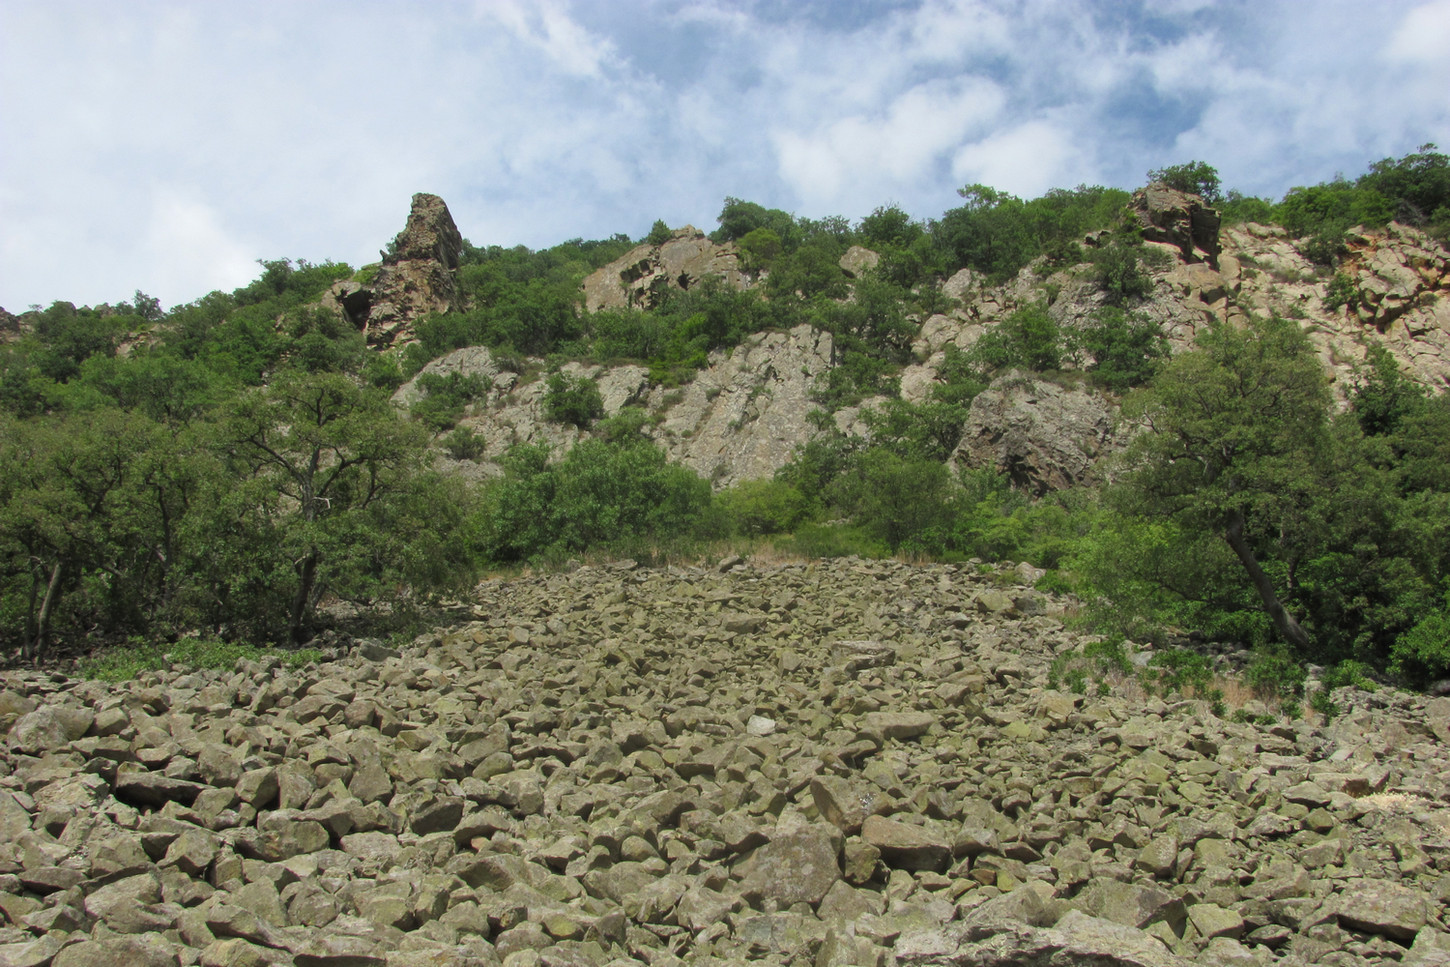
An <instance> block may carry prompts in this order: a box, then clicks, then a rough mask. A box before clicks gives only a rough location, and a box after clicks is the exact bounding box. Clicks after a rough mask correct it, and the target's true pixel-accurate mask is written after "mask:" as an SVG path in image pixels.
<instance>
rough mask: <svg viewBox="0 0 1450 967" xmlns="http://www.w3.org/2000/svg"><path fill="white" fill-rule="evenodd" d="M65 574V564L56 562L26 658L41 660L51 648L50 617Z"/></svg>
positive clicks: (36, 618) (51, 570) (36, 619)
mask: <svg viewBox="0 0 1450 967" xmlns="http://www.w3.org/2000/svg"><path fill="white" fill-rule="evenodd" d="M64 572H65V564H64V563H63V562H61V561H56V562H55V564H54V565H53V566H52V567H51V569H50V583H49V584H48V585H47V586H46V589H45V600H43V601H41V603H40V613H39V614H37V615H36V616H35V638H34V639H33V640H32V641H30V642H28V643H27V644H28V646H29V647H28V648H27V651H28V654H26V655H25V657H26V658H39V657H40V656H41V655H43V654H45V652H46V651H47V650H48V649H49V648H50V616H51V615H52V614H53V613H54V611H55V602H56V600H57V599H59V598H60V579H61V576H62V575H63V574H64Z"/></svg>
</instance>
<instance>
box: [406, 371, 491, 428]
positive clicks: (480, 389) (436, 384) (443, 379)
mask: <svg viewBox="0 0 1450 967" xmlns="http://www.w3.org/2000/svg"><path fill="white" fill-rule="evenodd" d="M417 385H418V388H419V389H420V390H422V391H423V393H424V394H425V395H424V396H423V398H422V399H420V400H418V402H416V403H414V404H413V407H412V410H411V412H412V414H413V417H414V418H415V419H418V420H421V421H422V422H423V423H424V424H425V425H426V426H428V427H429V428H430V429H433V430H446V429H448V428H449V427H451V426H453V425H454V424H455V423H457V422H458V420H459V418H460V417H461V416H463V411H464V409H465V408H467V406H468V404H469V403H472V402H473V401H474V400H477V399H480V398H482V397H483V396H484V395H485V394H486V393H487V392H488V391H489V390H490V389H492V388H493V382H492V381H491V380H489V378H488V377H486V376H481V375H479V374H478V373H461V372H459V371H458V370H453V371H452V372H449V373H441V374H440V373H423V374H422V375H421V376H419V377H418V383H417Z"/></svg>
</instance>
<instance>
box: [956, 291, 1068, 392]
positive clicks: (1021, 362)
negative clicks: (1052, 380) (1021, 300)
mask: <svg viewBox="0 0 1450 967" xmlns="http://www.w3.org/2000/svg"><path fill="white" fill-rule="evenodd" d="M1062 354H1063V341H1062V332H1061V330H1059V329H1058V326H1057V323H1056V322H1055V321H1054V320H1053V318H1052V316H1051V315H1049V314H1048V312H1047V306H1046V305H1044V304H1043V303H1040V302H1038V303H1034V304H1032V305H1030V306H1023V307H1022V308H1021V309H1018V310H1017V311H1015V312H1013V313H1012V314H1011V315H1010V316H1008V317H1007V318H1006V319H1003V320H1002V321H1001V322H999V323H998V324H997V325H996V326H995V327H994V328H992V329H989V330H988V331H987V332H986V333H984V334H983V335H982V337H981V338H980V339H978V340H977V342H976V343H975V344H974V345H973V346H972V348H971V349H970V350H968V351H967V360H968V363H969V365H972V366H974V367H975V368H976V370H977V372H978V373H979V374H980V375H981V376H982V377H983V378H985V377H986V376H987V375H988V374H990V373H993V372H997V371H1001V370H1005V369H1013V368H1016V367H1025V368H1027V369H1030V370H1032V371H1034V372H1039V373H1042V372H1049V371H1052V370H1055V369H1057V368H1058V367H1059V366H1061V365H1062Z"/></svg>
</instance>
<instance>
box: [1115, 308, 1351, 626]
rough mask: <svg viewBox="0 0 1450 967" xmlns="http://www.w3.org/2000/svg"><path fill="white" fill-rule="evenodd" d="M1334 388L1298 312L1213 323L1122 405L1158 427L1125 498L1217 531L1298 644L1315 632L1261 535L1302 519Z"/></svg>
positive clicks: (1139, 510) (1135, 452)
mask: <svg viewBox="0 0 1450 967" xmlns="http://www.w3.org/2000/svg"><path fill="white" fill-rule="evenodd" d="M1328 413H1329V394H1328V390H1327V388H1326V385H1325V377H1324V372H1323V369H1322V367H1321V366H1320V364H1319V360H1318V358H1317V357H1316V355H1315V353H1314V351H1313V348H1312V347H1311V346H1310V344H1309V341H1308V339H1307V338H1306V337H1305V336H1304V334H1303V333H1302V332H1301V331H1300V330H1299V328H1298V327H1297V326H1296V325H1294V324H1293V323H1291V322H1286V321H1284V320H1279V319H1272V320H1255V321H1253V322H1252V323H1251V324H1250V325H1249V326H1248V327H1246V328H1244V329H1236V328H1233V327H1231V326H1228V325H1223V324H1220V325H1215V326H1212V327H1211V328H1209V329H1208V330H1206V331H1205V332H1204V333H1203V334H1202V335H1201V336H1200V337H1199V341H1198V348H1196V349H1195V350H1194V351H1192V352H1188V353H1184V354H1182V355H1180V356H1178V357H1177V358H1175V359H1173V360H1172V361H1170V362H1169V363H1168V364H1167V365H1166V366H1164V368H1163V371H1162V372H1161V373H1160V375H1159V376H1158V379H1157V380H1156V381H1155V382H1154V384H1153V385H1152V386H1151V387H1149V388H1146V389H1143V390H1139V391H1138V392H1137V393H1135V394H1133V395H1132V396H1130V397H1129V399H1128V401H1127V403H1126V405H1125V414H1126V415H1128V416H1129V418H1131V419H1136V420H1139V421H1141V422H1142V423H1143V424H1145V425H1146V426H1147V428H1148V429H1149V430H1150V431H1151V432H1147V433H1144V434H1142V435H1141V436H1139V437H1138V438H1137V439H1136V440H1135V442H1134V445H1133V447H1132V448H1131V450H1130V455H1131V456H1130V465H1131V466H1132V468H1133V469H1132V472H1131V473H1130V474H1129V475H1128V477H1127V478H1126V480H1125V483H1124V495H1125V496H1126V497H1127V501H1126V503H1125V506H1126V507H1127V508H1128V509H1129V510H1130V511H1131V512H1132V513H1133V514H1135V515H1136V516H1139V517H1143V518H1164V519H1168V520H1171V521H1173V522H1174V523H1175V524H1176V525H1178V526H1180V527H1182V528H1183V529H1185V530H1187V531H1190V532H1209V533H1213V534H1216V535H1218V536H1219V537H1221V538H1222V539H1223V540H1224V541H1225V542H1226V543H1227V544H1228V546H1229V547H1230V548H1231V549H1232V550H1233V552H1234V555H1235V556H1236V557H1237V558H1238V561H1239V563H1240V565H1241V566H1242V567H1243V570H1244V572H1245V573H1246V574H1247V576H1248V578H1249V580H1250V582H1251V583H1252V585H1253V588H1254V590H1255V592H1256V593H1257V595H1258V597H1259V599H1260V601H1261V603H1262V606H1263V609H1264V611H1265V613H1266V614H1267V615H1268V616H1269V618H1270V619H1271V620H1272V622H1273V624H1274V627H1275V628H1276V629H1277V630H1278V632H1279V634H1280V635H1282V636H1283V638H1284V639H1285V640H1287V641H1288V642H1290V643H1291V644H1293V645H1295V646H1296V647H1300V648H1307V647H1308V646H1309V644H1310V638H1309V635H1308V634H1307V633H1306V632H1305V631H1304V629H1303V628H1302V627H1301V626H1300V624H1299V622H1298V620H1297V619H1296V618H1295V617H1294V616H1293V615H1292V614H1291V613H1290V612H1289V611H1288V609H1287V608H1285V606H1284V604H1283V603H1282V593H1281V590H1280V588H1279V587H1277V586H1276V584H1275V580H1274V578H1273V577H1271V576H1270V574H1269V573H1268V572H1267V571H1266V570H1265V568H1264V566H1263V563H1261V561H1260V556H1261V552H1260V551H1258V550H1256V545H1258V546H1261V547H1262V546H1265V545H1268V546H1269V547H1270V548H1271V547H1272V546H1273V542H1274V540H1275V539H1277V537H1279V536H1282V537H1284V538H1289V539H1292V537H1293V536H1294V531H1295V529H1296V528H1298V527H1302V526H1305V519H1304V510H1305V507H1306V506H1307V504H1308V503H1309V500H1310V497H1311V496H1312V493H1311V492H1312V491H1313V489H1314V487H1315V486H1316V481H1315V480H1314V472H1315V470H1314V468H1315V467H1317V466H1318V465H1319V464H1320V463H1321V461H1322V460H1323V457H1324V454H1325V451H1326V448H1327V447H1328V444H1329V438H1328V432H1327V431H1328Z"/></svg>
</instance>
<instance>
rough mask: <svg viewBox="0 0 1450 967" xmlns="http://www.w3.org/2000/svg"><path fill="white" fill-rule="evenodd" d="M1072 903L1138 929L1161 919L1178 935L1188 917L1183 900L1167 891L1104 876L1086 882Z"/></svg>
mask: <svg viewBox="0 0 1450 967" xmlns="http://www.w3.org/2000/svg"><path fill="white" fill-rule="evenodd" d="M1072 905H1073V906H1075V907H1077V908H1078V909H1080V910H1082V911H1083V912H1084V913H1086V914H1088V915H1090V916H1094V917H1100V918H1102V919H1104V920H1111V921H1113V922H1114V923H1121V924H1123V925H1124V926H1129V927H1138V928H1140V929H1142V928H1145V927H1148V926H1150V925H1152V924H1154V923H1159V922H1163V923H1166V924H1168V926H1169V927H1171V928H1172V929H1173V931H1174V933H1177V934H1180V935H1181V934H1182V933H1183V927H1184V924H1185V923H1186V922H1187V917H1188V908H1187V907H1186V906H1184V903H1183V901H1182V900H1181V899H1179V898H1178V897H1176V896H1174V895H1173V894H1171V893H1169V892H1168V891H1167V890H1163V889H1160V888H1158V887H1155V886H1145V885H1143V884H1139V883H1125V882H1123V881H1121V880H1112V879H1108V878H1106V877H1098V878H1095V879H1093V880H1092V881H1091V882H1089V883H1088V885H1087V886H1085V887H1084V888H1083V889H1082V890H1081V891H1080V892H1079V893H1078V894H1077V896H1076V897H1074V898H1073V900H1072Z"/></svg>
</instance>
